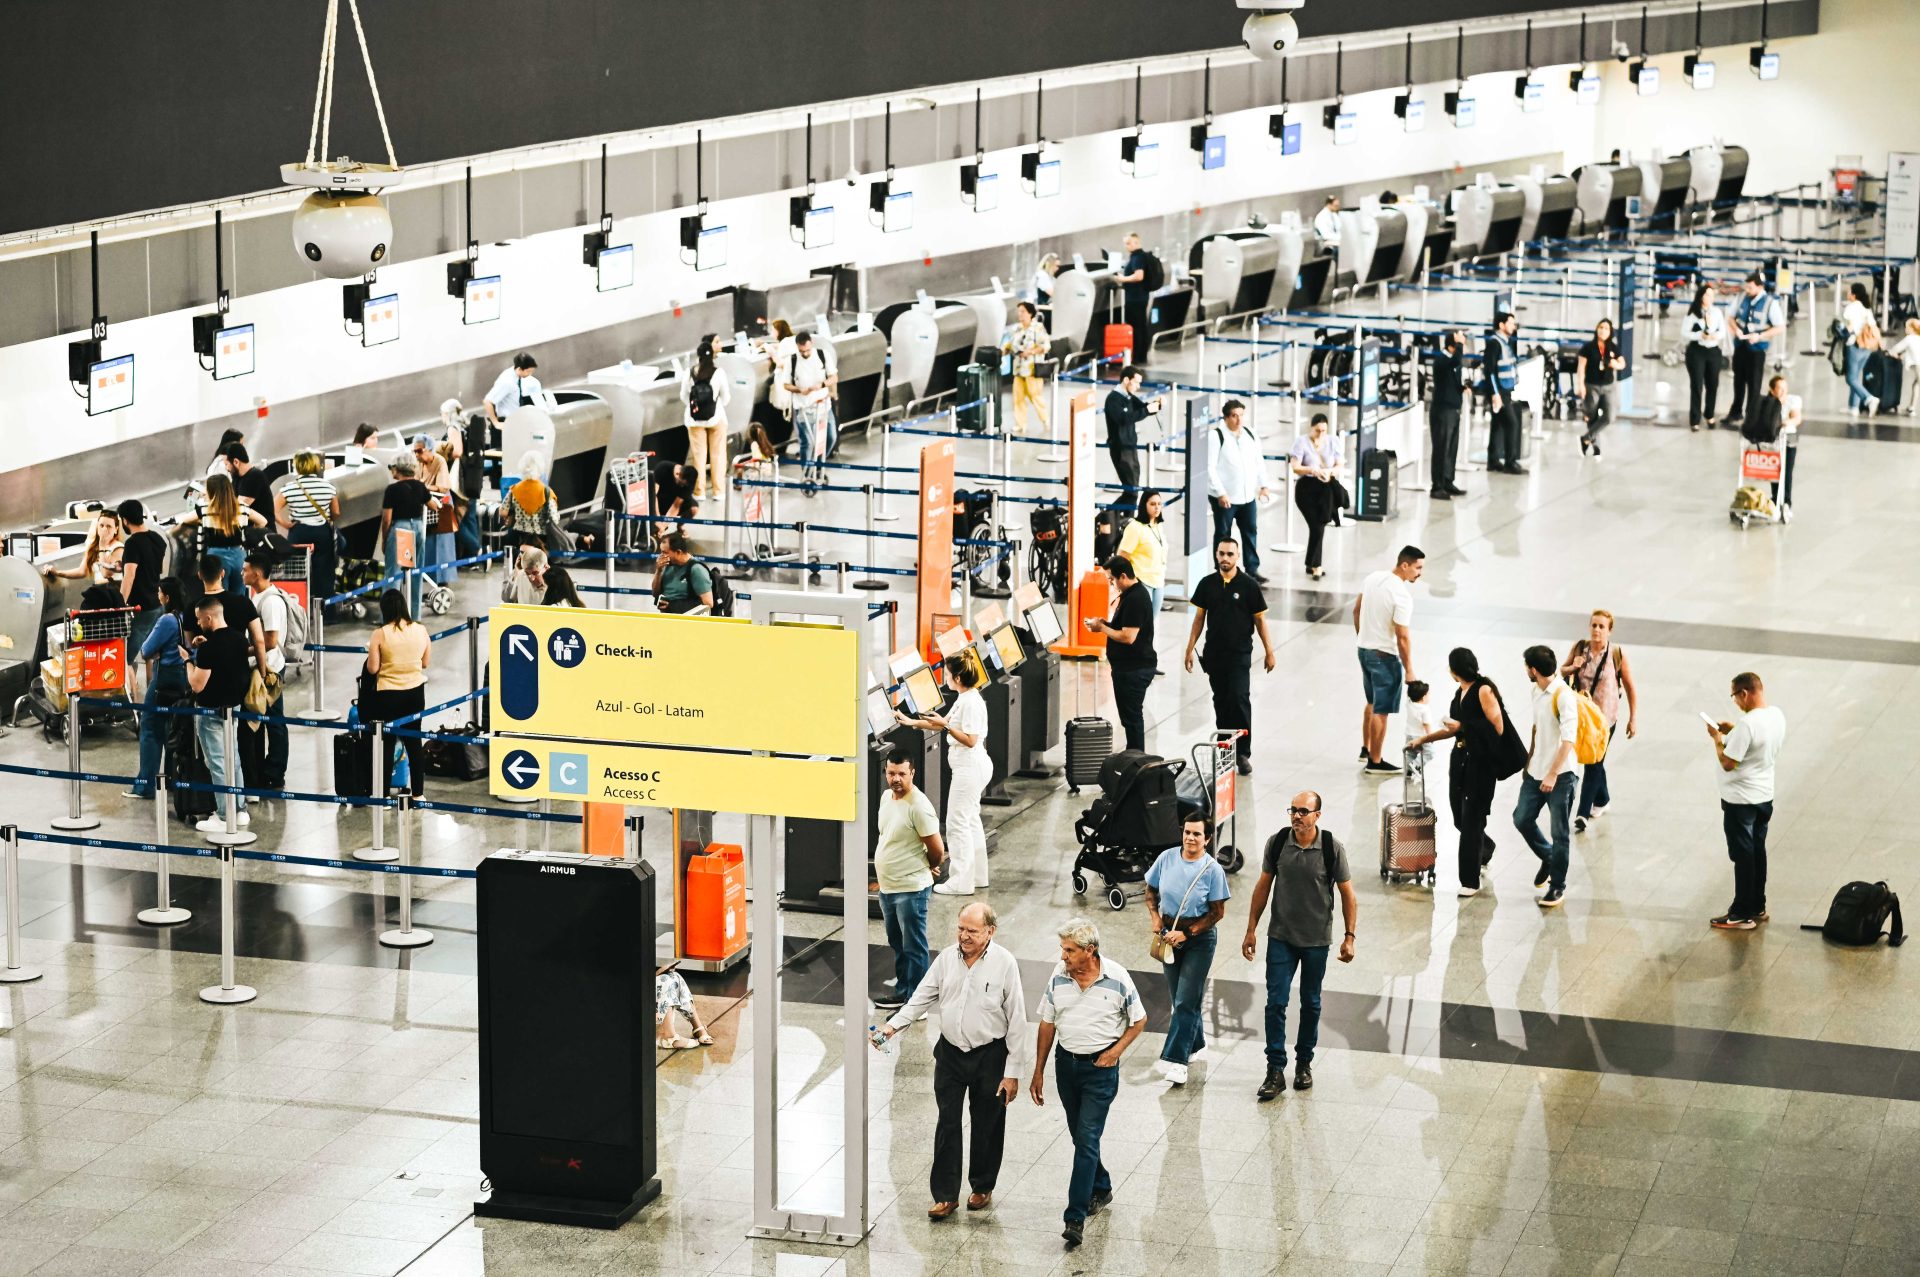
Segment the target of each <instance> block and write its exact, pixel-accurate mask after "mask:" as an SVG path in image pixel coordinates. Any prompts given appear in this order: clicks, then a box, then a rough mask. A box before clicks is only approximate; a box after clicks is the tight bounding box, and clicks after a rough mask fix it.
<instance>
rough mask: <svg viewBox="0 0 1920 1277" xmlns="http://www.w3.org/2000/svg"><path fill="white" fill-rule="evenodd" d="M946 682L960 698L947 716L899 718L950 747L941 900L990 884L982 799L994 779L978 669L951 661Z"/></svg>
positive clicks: (957, 658)
mask: <svg viewBox="0 0 1920 1277" xmlns="http://www.w3.org/2000/svg"><path fill="white" fill-rule="evenodd" d="M946 669H947V679H948V681H949V682H951V683H952V684H953V686H955V687H956V688H958V689H960V695H959V697H958V698H956V699H955V700H954V702H953V704H952V705H951V706H949V707H948V708H947V712H946V713H945V714H928V715H927V716H926V717H924V718H908V717H906V716H905V715H899V718H900V721H901V722H903V723H910V724H912V725H913V726H915V727H920V728H924V729H926V730H928V731H940V732H945V733H946V735H947V739H948V741H949V742H951V743H950V744H949V745H948V747H947V768H948V775H949V778H950V779H949V781H948V784H947V859H948V862H949V864H950V866H951V868H950V870H949V872H948V874H947V880H946V881H945V882H943V883H940V884H939V885H938V886H936V887H934V890H935V891H937V892H939V893H940V894H941V895H943V896H970V895H972V894H973V893H974V891H975V890H976V889H978V888H982V887H985V886H986V885H987V830H986V826H985V825H983V824H981V823H980V795H981V794H982V793H983V792H985V790H986V788H987V783H988V782H989V781H991V780H992V779H993V760H992V759H990V758H989V757H988V756H987V702H986V701H985V700H984V699H982V698H981V695H980V687H979V681H978V680H979V678H980V675H979V674H978V673H977V672H976V667H975V666H974V665H973V664H972V663H971V662H969V661H967V660H965V659H964V658H963V657H960V656H950V657H948V658H947V664H946Z"/></svg>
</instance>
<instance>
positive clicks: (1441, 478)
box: [1427, 331, 1467, 501]
mask: <svg viewBox="0 0 1920 1277" xmlns="http://www.w3.org/2000/svg"><path fill="white" fill-rule="evenodd" d="M1466 359H1467V339H1466V335H1465V334H1464V333H1460V332H1458V331H1454V332H1448V333H1445V334H1443V335H1442V336H1441V338H1440V348H1439V349H1438V350H1436V351H1435V352H1434V354H1433V361H1432V362H1433V367H1432V368H1431V369H1430V370H1429V371H1428V373H1427V376H1428V378H1429V380H1430V381H1431V382H1432V385H1433V400H1432V402H1431V403H1429V404H1428V405H1427V429H1428V430H1429V431H1430V432H1431V433H1432V435H1433V465H1432V469H1433V481H1432V484H1431V487H1430V491H1429V493H1428V495H1429V496H1431V497H1432V498H1433V499H1434V500H1436V501H1451V500H1452V499H1453V498H1454V497H1464V496H1466V495H1467V490H1466V489H1465V488H1462V487H1460V486H1458V485H1457V484H1455V483H1454V481H1453V473H1454V464H1455V462H1456V461H1457V460H1458V458H1459V456H1460V408H1461V406H1462V398H1463V396H1462V395H1461V386H1462V385H1463V384H1464V382H1465V377H1466Z"/></svg>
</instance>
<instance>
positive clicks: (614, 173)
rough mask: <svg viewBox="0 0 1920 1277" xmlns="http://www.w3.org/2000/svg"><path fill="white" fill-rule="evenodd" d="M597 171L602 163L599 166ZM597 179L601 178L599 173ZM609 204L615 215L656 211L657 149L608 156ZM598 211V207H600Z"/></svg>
mask: <svg viewBox="0 0 1920 1277" xmlns="http://www.w3.org/2000/svg"><path fill="white" fill-rule="evenodd" d="M594 167H595V171H596V172H597V171H598V168H599V166H598V165H595V166H594ZM594 180H595V181H596V182H597V181H599V178H598V177H597V176H596V177H595V179H594ZM607 196H608V199H607V207H608V208H609V210H610V211H611V212H612V213H613V215H614V216H615V217H638V216H640V215H642V214H645V213H651V212H652V211H653V152H651V151H642V152H640V153H638V154H629V155H610V156H608V157H607ZM596 211H597V210H596Z"/></svg>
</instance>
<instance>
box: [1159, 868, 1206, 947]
mask: <svg viewBox="0 0 1920 1277" xmlns="http://www.w3.org/2000/svg"><path fill="white" fill-rule="evenodd" d="M1205 876H1206V870H1205V869H1204V868H1203V869H1202V870H1201V871H1200V872H1199V873H1197V874H1195V875H1194V876H1193V881H1191V882H1189V883H1188V884H1187V890H1186V894H1185V895H1183V896H1181V897H1180V910H1179V912H1178V913H1176V914H1174V915H1173V917H1174V921H1176V922H1178V921H1179V920H1180V919H1182V918H1184V917H1186V916H1187V901H1189V900H1191V899H1193V889H1194V888H1195V887H1197V886H1199V885H1200V880H1201V879H1202V878H1204V877H1205ZM1147 952H1148V953H1150V954H1152V955H1153V956H1154V957H1155V958H1158V959H1159V960H1160V961H1161V962H1164V963H1167V964H1168V965H1172V964H1173V963H1175V962H1178V961H1179V960H1180V951H1179V950H1178V949H1176V948H1174V947H1173V945H1171V944H1170V943H1168V941H1167V937H1166V933H1164V932H1156V933H1155V934H1154V937H1153V939H1151V940H1149V941H1148V942H1147Z"/></svg>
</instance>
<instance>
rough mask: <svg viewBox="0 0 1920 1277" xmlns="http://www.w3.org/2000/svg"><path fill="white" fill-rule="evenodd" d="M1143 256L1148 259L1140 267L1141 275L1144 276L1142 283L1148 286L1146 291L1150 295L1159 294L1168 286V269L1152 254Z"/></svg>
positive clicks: (1143, 254)
mask: <svg viewBox="0 0 1920 1277" xmlns="http://www.w3.org/2000/svg"><path fill="white" fill-rule="evenodd" d="M1141 256H1142V257H1144V258H1146V261H1145V263H1144V264H1143V265H1142V266H1141V267H1140V274H1141V276H1142V278H1141V280H1140V282H1141V283H1142V284H1143V285H1145V286H1146V290H1147V291H1148V292H1150V293H1154V292H1158V291H1160V290H1161V289H1162V288H1165V287H1166V286H1167V268H1166V267H1165V266H1164V265H1163V264H1162V263H1161V261H1160V259H1159V258H1158V257H1155V256H1154V255H1153V254H1152V253H1142V254H1141Z"/></svg>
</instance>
